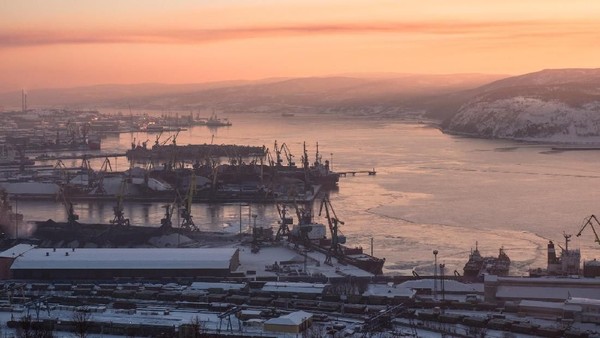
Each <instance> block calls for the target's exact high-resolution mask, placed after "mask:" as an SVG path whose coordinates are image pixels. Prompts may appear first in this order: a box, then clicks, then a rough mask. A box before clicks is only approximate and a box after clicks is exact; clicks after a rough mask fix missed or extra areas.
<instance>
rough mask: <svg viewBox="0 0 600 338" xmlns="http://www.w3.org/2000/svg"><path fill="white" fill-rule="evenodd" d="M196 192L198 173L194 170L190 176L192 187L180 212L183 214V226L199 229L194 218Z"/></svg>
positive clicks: (193, 229)
mask: <svg viewBox="0 0 600 338" xmlns="http://www.w3.org/2000/svg"><path fill="white" fill-rule="evenodd" d="M195 192H196V175H195V174H194V173H193V172H192V175H191V176H190V187H189V189H188V193H187V195H186V196H185V199H184V200H183V208H181V209H180V211H179V214H180V216H181V219H182V221H181V227H182V228H184V229H187V230H192V231H199V230H200V229H198V227H197V226H196V224H194V221H193V220H192V201H193V199H194V193H195Z"/></svg>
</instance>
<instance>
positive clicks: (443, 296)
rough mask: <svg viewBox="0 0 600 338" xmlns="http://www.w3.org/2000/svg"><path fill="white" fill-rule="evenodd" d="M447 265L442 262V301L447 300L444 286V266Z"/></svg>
mask: <svg viewBox="0 0 600 338" xmlns="http://www.w3.org/2000/svg"><path fill="white" fill-rule="evenodd" d="M445 267H446V264H442V263H440V282H441V286H442V301H445V300H446V290H445V288H444V268H445Z"/></svg>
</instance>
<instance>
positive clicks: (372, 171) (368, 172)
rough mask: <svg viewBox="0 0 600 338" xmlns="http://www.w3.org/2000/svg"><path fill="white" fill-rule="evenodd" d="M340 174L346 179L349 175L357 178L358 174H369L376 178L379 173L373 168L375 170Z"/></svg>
mask: <svg viewBox="0 0 600 338" xmlns="http://www.w3.org/2000/svg"><path fill="white" fill-rule="evenodd" d="M338 174H339V175H340V176H342V177H346V176H348V175H352V176H356V174H368V175H369V176H375V175H376V174H377V172H376V171H375V168H373V170H355V171H342V172H338Z"/></svg>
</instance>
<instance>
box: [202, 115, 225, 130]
mask: <svg viewBox="0 0 600 338" xmlns="http://www.w3.org/2000/svg"><path fill="white" fill-rule="evenodd" d="M204 124H205V125H206V126H207V127H229V126H231V122H230V121H229V119H227V118H223V119H221V118H219V117H217V114H214V113H213V114H212V115H211V116H210V117H209V118H208V120H206V122H205V123H204Z"/></svg>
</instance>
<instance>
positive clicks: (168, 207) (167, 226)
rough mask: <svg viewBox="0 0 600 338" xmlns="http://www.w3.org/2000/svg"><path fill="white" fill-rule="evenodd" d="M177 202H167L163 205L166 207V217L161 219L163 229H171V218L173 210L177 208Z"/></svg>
mask: <svg viewBox="0 0 600 338" xmlns="http://www.w3.org/2000/svg"><path fill="white" fill-rule="evenodd" d="M175 205H176V202H173V203H171V204H166V205H164V206H163V208H165V217H163V218H162V219H161V220H160V227H161V229H170V228H171V227H172V226H173V222H172V221H171V218H172V217H173V210H175Z"/></svg>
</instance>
